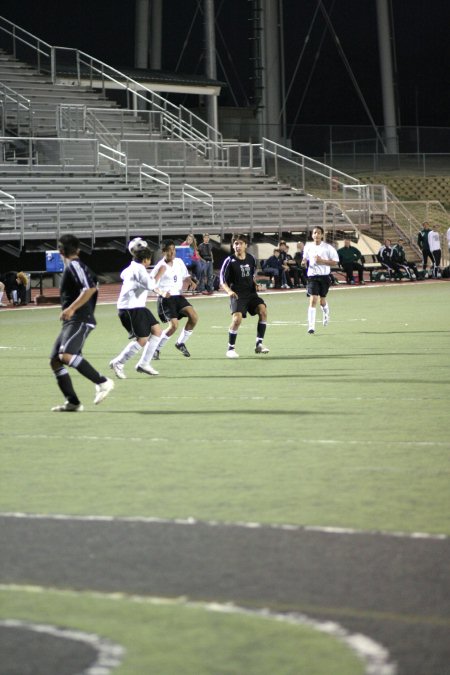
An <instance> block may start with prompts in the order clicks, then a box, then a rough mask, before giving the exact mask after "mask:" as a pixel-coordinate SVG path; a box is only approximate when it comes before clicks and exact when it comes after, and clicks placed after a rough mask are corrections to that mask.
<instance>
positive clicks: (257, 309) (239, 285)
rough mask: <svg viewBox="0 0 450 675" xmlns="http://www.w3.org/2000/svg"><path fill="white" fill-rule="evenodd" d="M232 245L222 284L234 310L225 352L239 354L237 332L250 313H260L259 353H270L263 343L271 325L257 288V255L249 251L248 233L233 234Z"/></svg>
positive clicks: (230, 354) (223, 268)
mask: <svg viewBox="0 0 450 675" xmlns="http://www.w3.org/2000/svg"><path fill="white" fill-rule="evenodd" d="M232 246H233V251H234V253H232V254H231V255H230V256H228V258H225V260H224V262H223V265H222V268H221V270H220V285H221V286H222V288H223V290H224V291H225V293H227V295H228V296H229V298H230V308H231V314H232V319H231V325H230V328H229V332H228V349H227V351H226V354H225V356H227V357H228V358H229V359H237V358H239V354H238V353H237V352H236V349H235V345H236V338H237V332H238V329H239V326H240V325H241V323H242V319H245V317H246V316H247V313H248V314H250V315H251V316H255V315H258V324H257V327H256V345H255V353H256V354H268V353H269V349H268V348H267V347H265V346H264V345H263V339H264V335H265V333H266V326H267V307H266V304H265V302H264V300H263V299H262V298H260V297H259V295H258V293H257V289H256V283H255V275H256V273H257V263H256V259H255V258H254V257H253V256H252V255H251V254H250V253H247V246H248V239H247V237H246V235H244V234H237V235H236V236H235V237H233V240H232Z"/></svg>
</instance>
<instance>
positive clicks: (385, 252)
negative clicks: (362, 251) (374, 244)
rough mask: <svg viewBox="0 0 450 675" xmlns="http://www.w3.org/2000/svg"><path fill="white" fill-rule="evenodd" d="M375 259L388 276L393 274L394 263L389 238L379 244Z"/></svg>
mask: <svg viewBox="0 0 450 675" xmlns="http://www.w3.org/2000/svg"><path fill="white" fill-rule="evenodd" d="M377 259H378V262H380V263H381V264H382V266H383V268H384V269H385V270H386V272H387V274H388V278H390V277H391V276H393V275H394V274H395V269H394V265H393V263H392V245H391V240H390V239H385V240H384V243H383V246H381V248H380V250H379V251H378V253H377Z"/></svg>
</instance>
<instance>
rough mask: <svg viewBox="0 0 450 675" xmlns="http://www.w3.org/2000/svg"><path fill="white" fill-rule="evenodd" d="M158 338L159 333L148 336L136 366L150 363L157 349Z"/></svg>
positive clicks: (159, 338)
mask: <svg viewBox="0 0 450 675" xmlns="http://www.w3.org/2000/svg"><path fill="white" fill-rule="evenodd" d="M160 340H161V336H160V335H151V336H150V337H149V339H148V341H147V344H146V345H145V347H144V351H143V352H142V356H141V358H140V359H139V362H138V366H146V365H148V364H149V363H150V361H151V360H152V358H153V355H154V353H155V351H156V350H157V349H158V346H159V343H160Z"/></svg>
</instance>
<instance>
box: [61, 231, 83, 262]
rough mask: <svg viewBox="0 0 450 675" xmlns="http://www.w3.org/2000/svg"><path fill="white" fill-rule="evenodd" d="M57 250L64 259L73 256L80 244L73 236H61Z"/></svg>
mask: <svg viewBox="0 0 450 675" xmlns="http://www.w3.org/2000/svg"><path fill="white" fill-rule="evenodd" d="M58 248H59V249H60V250H61V253H62V254H63V256H64V257H65V258H68V257H69V256H71V255H75V254H76V253H77V251H79V249H80V242H79V240H78V239H77V237H76V236H75V235H74V234H63V235H62V236H61V237H60V238H59V241H58Z"/></svg>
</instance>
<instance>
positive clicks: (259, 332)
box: [256, 321, 267, 345]
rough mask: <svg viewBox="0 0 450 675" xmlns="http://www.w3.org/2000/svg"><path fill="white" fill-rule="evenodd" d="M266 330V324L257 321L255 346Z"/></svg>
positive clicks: (258, 343) (259, 342) (261, 339)
mask: <svg viewBox="0 0 450 675" xmlns="http://www.w3.org/2000/svg"><path fill="white" fill-rule="evenodd" d="M266 328H267V324H266V322H265V321H258V325H257V326H256V344H257V345H260V344H261V343H262V341H263V339H264V335H265V334H266Z"/></svg>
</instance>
